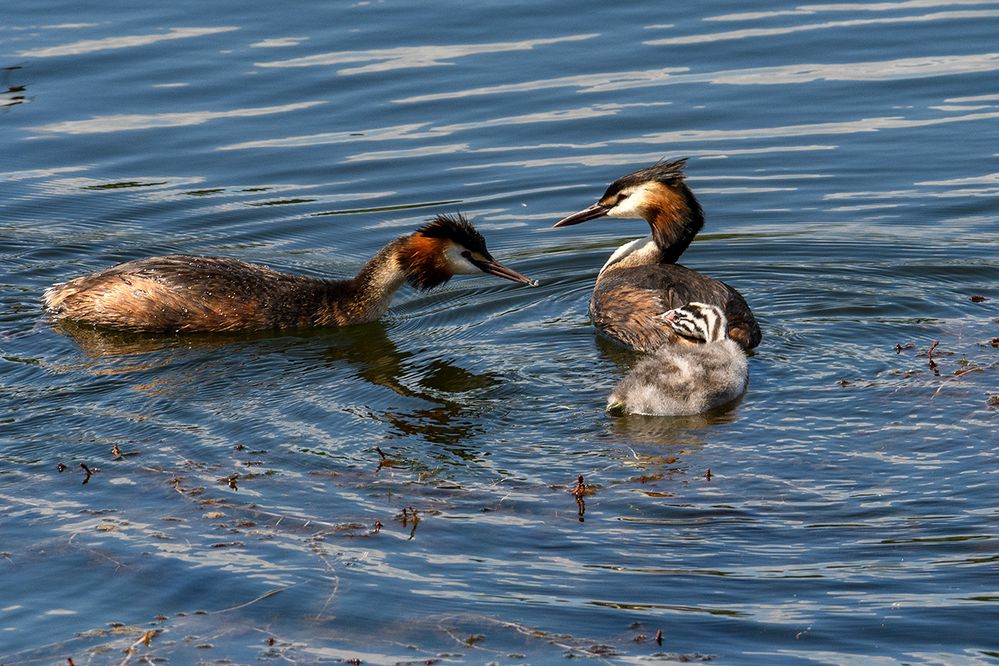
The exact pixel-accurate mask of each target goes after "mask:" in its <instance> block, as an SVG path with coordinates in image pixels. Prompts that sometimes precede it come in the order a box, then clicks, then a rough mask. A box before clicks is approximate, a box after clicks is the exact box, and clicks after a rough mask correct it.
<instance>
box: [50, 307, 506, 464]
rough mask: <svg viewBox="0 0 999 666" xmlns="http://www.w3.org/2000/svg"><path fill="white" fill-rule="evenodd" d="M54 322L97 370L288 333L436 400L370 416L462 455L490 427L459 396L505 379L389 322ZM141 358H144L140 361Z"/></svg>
mask: <svg viewBox="0 0 999 666" xmlns="http://www.w3.org/2000/svg"><path fill="white" fill-rule="evenodd" d="M54 328H55V330H56V331H58V332H59V333H62V334H63V335H66V336H68V337H70V338H72V339H73V340H74V342H75V343H76V344H77V345H78V346H79V348H80V349H81V350H82V351H83V352H84V354H86V355H87V356H88V357H89V358H90V359H91V360H93V361H95V362H97V361H100V362H101V366H100V367H96V366H95V367H93V368H92V372H94V373H95V374H116V373H124V372H129V371H132V370H138V369H149V368H154V367H163V366H167V365H170V363H171V361H172V358H171V357H172V356H173V354H174V353H175V352H178V351H180V350H184V351H189V350H205V351H208V352H215V351H218V352H223V350H226V349H227V348H232V347H235V346H237V345H246V344H250V345H254V344H255V343H260V344H261V345H263V344H264V343H267V342H274V341H281V340H282V339H284V340H287V341H288V343H289V345H290V346H294V347H298V348H301V349H305V350H306V351H305V356H306V358H314V359H316V360H317V361H318V362H319V363H321V364H322V365H325V366H327V367H329V368H331V369H333V368H337V367H342V366H349V367H350V368H351V369H352V371H353V373H354V375H355V376H356V378H358V379H362V380H364V381H365V382H366V383H367V384H368V385H370V386H377V387H382V388H386V389H389V390H390V391H392V392H393V393H396V394H397V395H399V396H402V397H404V398H412V399H415V400H418V401H420V402H423V403H428V404H427V405H425V406H417V407H413V408H410V409H401V408H399V407H397V406H388V407H385V408H381V409H375V408H370V409H368V410H367V413H366V415H367V416H368V417H370V418H373V419H375V420H378V421H381V422H384V423H387V424H389V425H390V426H391V430H390V435H394V436H396V437H407V436H418V437H421V438H422V439H424V440H425V441H427V442H430V443H433V444H441V445H446V446H448V448H449V450H450V451H451V452H452V453H453V454H454V455H456V456H458V457H460V458H469V457H475V456H474V453H473V452H471V451H469V450H468V449H467V447H466V446H465V445H463V444H461V443H463V442H466V441H467V440H469V439H470V438H471V437H472V436H474V435H476V434H480V433H481V432H482V431H483V428H482V426H481V424H479V423H478V415H477V414H476V410H475V409H474V407H472V406H470V405H469V404H468V403H467V402H466V401H464V400H461V399H460V398H459V397H458V396H462V395H467V394H474V393H478V392H482V391H488V390H489V389H492V388H494V387H496V386H498V385H499V384H500V379H499V378H498V377H497V376H495V375H493V374H491V373H475V372H471V371H469V370H466V369H464V368H461V367H459V366H457V365H455V364H454V363H452V362H450V361H448V360H445V359H441V358H434V359H433V360H431V361H430V362H429V363H427V364H421V363H420V362H419V361H418V360H417V359H416V355H415V354H414V352H411V351H405V350H400V349H399V347H398V346H397V345H396V344H395V343H394V342H393V341H392V339H391V338H390V337H389V335H388V332H387V331H386V328H385V325H384V324H383V323H381V322H373V323H370V324H362V325H358V326H350V327H345V328H340V329H303V330H295V331H290V332H273V331H257V332H248V333H246V332H244V333H222V334H183V335H163V334H142V333H127V332H121V331H113V330H107V329H100V328H95V327H93V326H88V325H82V324H77V323H74V322H60V323H58V324H56V325H55V327H54ZM310 348H311V349H312V350H315V351H313V352H311V353H310V352H309V349H310ZM138 357H144V358H142V360H141V361H137V360H136V359H137V358H138ZM191 381H193V378H192V379H191ZM154 385H156V386H159V385H160V384H159V383H154ZM352 394H354V395H357V396H359V398H358V399H364V398H365V397H366V394H365V392H364V391H363V390H362V391H352ZM358 406H359V407H368V405H358ZM456 447H457V448H456Z"/></svg>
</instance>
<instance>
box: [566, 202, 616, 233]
mask: <svg viewBox="0 0 999 666" xmlns="http://www.w3.org/2000/svg"><path fill="white" fill-rule="evenodd" d="M610 209H611V207H610V206H604V205H601V204H599V203H595V204H593V205H592V206H590V207H589V208H586V209H584V210H581V211H579V212H578V213H573V214H572V215H570V216H568V217H563V218H562V219H561V220H559V221H558V222H556V223H555V224H554V225H552V228H553V229H554V228H556V227H571V226H572V225H574V224H579V223H581V222H586V221H587V220H595V219H597V218H598V217H603V216H604V215H606V214H607V211H609V210H610Z"/></svg>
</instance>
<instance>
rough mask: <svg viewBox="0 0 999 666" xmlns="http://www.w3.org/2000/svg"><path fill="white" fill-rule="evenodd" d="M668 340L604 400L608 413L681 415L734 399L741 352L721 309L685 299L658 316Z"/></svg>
mask: <svg viewBox="0 0 999 666" xmlns="http://www.w3.org/2000/svg"><path fill="white" fill-rule="evenodd" d="M660 321H661V325H662V326H663V328H666V329H668V330H669V332H670V334H671V335H672V336H673V342H671V343H668V344H664V345H663V346H661V347H659V349H657V350H656V351H655V352H654V353H652V354H650V355H649V356H646V357H645V358H643V359H642V360H641V361H639V363H638V365H636V366H635V367H634V368H633V369H632V371H631V372H630V373H628V374H627V376H625V378H624V379H622V380H621V382H620V383H619V384H618V385H617V386H616V387H615V388H614V391H613V392H611V394H610V397H609V398H608V399H607V411H608V412H610V413H611V414H615V415H621V414H646V415H649V416H685V415H691V414H700V413H701V412H706V411H708V410H709V409H712V408H714V407H718V406H719V405H724V404H725V403H727V402H731V401H732V400H735V399H736V398H738V397H739V396H740V395H742V392H743V391H745V390H746V382H747V379H748V377H747V374H748V368H747V364H746V355H745V354H744V353H743V351H742V348H741V347H739V345H738V344H736V343H735V341H733V340H732V338H730V337H728V336H727V335H726V334H725V328H726V326H727V322H726V321H725V314H724V313H723V312H722V311H721V308H718V307H717V306H714V305H708V304H706V303H688V304H686V305H684V306H683V307H681V308H677V309H675V310H670V311H669V312H667V313H665V314H664V315H662V316H661V317H660Z"/></svg>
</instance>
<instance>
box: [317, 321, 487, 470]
mask: <svg viewBox="0 0 999 666" xmlns="http://www.w3.org/2000/svg"><path fill="white" fill-rule="evenodd" d="M324 357H325V359H326V360H327V362H330V363H334V364H337V365H340V364H343V363H348V364H350V365H351V366H353V367H355V368H356V369H357V370H356V372H357V376H358V377H359V378H361V379H363V380H364V381H366V382H368V383H369V384H372V385H375V386H382V387H385V388H387V389H389V390H391V391H393V392H395V393H397V394H398V395H401V396H404V397H407V398H417V399H419V400H421V401H424V402H428V403H431V404H432V405H434V406H431V407H418V408H415V409H408V410H406V409H398V408H394V407H393V408H389V409H385V410H381V411H380V412H378V413H377V414H375V416H376V418H378V419H379V420H382V421H384V422H386V423H388V424H390V425H391V426H392V429H391V431H390V433H391V436H392V437H407V436H411V435H417V436H419V437H421V438H423V439H424V440H426V441H428V442H431V443H433V444H444V445H449V446H450V447H452V448H451V449H450V450H451V452H452V453H454V454H456V455H458V456H459V457H461V458H468V457H472V456H473V454H472V453H471V452H470V451H468V450H467V449H466V448H464V447H460V448H458V449H455V448H453V447H455V446H456V445H458V444H460V443H462V442H464V441H466V440H469V439H470V438H471V437H472V436H473V435H476V434H479V433H481V432H483V430H484V429H483V427H482V425H481V424H480V423H479V422H478V415H477V414H475V413H474V410H473V409H471V408H470V407H469V406H468V405H466V404H465V403H464V402H461V401H459V400H455V399H452V398H451V397H449V396H452V395H455V396H456V395H459V394H464V393H471V392H481V391H484V390H487V389H489V388H492V387H494V386H496V385H498V384H499V383H500V380H499V378H497V377H496V376H494V375H491V374H484V373H474V372H470V371H468V370H465V369H464V368H461V367H458V366H457V365H454V364H453V363H451V362H449V361H446V360H444V359H441V358H436V359H434V360H433V361H431V362H430V364H429V365H427V366H424V367H418V366H417V365H416V364H415V362H414V358H413V357H414V354H413V352H409V351H400V350H399V349H398V347H396V345H395V344H394V343H393V342H392V341H391V339H390V338H389V337H388V335H387V334H386V331H385V327H384V326H383V325H382V324H380V323H375V324H367V325H364V326H354V327H350V328H348V329H344V331H343V334H342V335H339V336H337V340H336V344H334V345H333V346H331V347H329V348H328V349H327V350H326V352H325V354H324ZM410 379H415V386H414V385H413V384H414V382H411V381H410Z"/></svg>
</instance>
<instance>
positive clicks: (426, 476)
mask: <svg viewBox="0 0 999 666" xmlns="http://www.w3.org/2000/svg"><path fill="white" fill-rule="evenodd" d="M327 4H328V6H321V5H320V4H319V3H313V4H312V5H302V6H293V7H286V6H284V5H280V4H277V5H270V4H260V3H257V4H252V3H251V4H250V5H247V3H235V2H215V3H208V4H205V3H192V2H184V1H181V2H173V3H160V4H158V5H154V6H149V7H144V8H140V7H138V6H136V8H132V9H128V10H127V11H122V10H120V9H119V8H117V7H111V6H100V5H98V6H91V7H87V8H84V7H82V6H73V5H68V4H64V3H52V2H48V3H46V2H41V3H28V2H25V1H24V0H15V1H14V2H11V3H7V5H6V6H5V9H4V12H3V15H4V18H3V20H2V22H0V68H2V69H0V154H2V155H3V160H2V163H0V171H2V173H0V285H2V286H0V590H2V592H0V663H3V664H50V663H52V664H54V663H60V664H62V663H66V661H65V660H66V659H67V658H73V659H74V660H75V663H76V664H87V663H94V664H101V663H112V664H119V663H126V662H130V663H139V661H140V659H143V658H147V659H149V660H153V659H166V660H168V661H169V662H170V663H193V662H195V661H197V660H202V661H205V662H218V661H221V660H232V661H236V662H240V663H246V662H257V661H275V660H279V659H280V660H284V661H291V662H293V663H317V662H320V663H322V662H328V661H335V660H338V659H343V660H361V661H363V662H365V663H396V662H411V661H418V662H421V663H422V662H424V661H427V660H431V661H432V660H440V661H441V662H442V663H455V662H467V663H482V662H487V661H496V662H500V663H525V662H529V663H546V662H558V661H562V660H563V659H564V658H566V657H571V656H574V657H582V658H587V659H589V660H595V661H599V660H603V661H608V662H613V663H624V662H631V661H640V660H678V659H686V660H694V661H698V660H710V661H712V662H715V663H739V664H744V663H760V664H773V663H802V664H804V663H823V664H862V663H863V664H867V663H926V664H931V663H932V664H937V663H947V664H986V663H995V662H996V661H997V660H999V639H997V638H996V637H995V636H996V632H995V627H996V626H999V588H997V585H996V580H997V578H996V563H997V561H999V548H997V529H996V525H997V518H999V512H997V508H996V492H995V489H996V473H997V469H999V467H997V465H996V452H997V448H999V437H997V435H996V433H997V425H999V410H997V407H996V404H995V403H996V402H997V401H999V399H997V398H994V397H993V396H996V395H997V394H999V350H997V349H996V345H995V342H994V338H995V337H996V336H999V308H997V304H999V284H997V276H999V212H997V211H999V205H997V204H999V160H997V158H999V142H997V137H999V126H997V119H999V53H997V42H996V34H999V3H997V2H985V1H976V0H965V1H955V0H949V1H948V2H942V1H935V0H908V1H899V2H878V3H869V4H862V3H844V4H822V5H819V4H814V5H807V4H805V5H798V4H787V5H784V6H780V7H777V8H775V7H774V5H773V4H772V3H756V6H751V5H747V4H746V3H743V4H742V5H740V6H739V7H738V8H736V7H735V6H734V5H731V4H730V3H722V2H709V3H700V4H695V5H691V6H687V5H684V6H682V7H681V6H679V5H676V6H670V5H665V4H662V3H653V2H646V3H638V4H634V3H632V4H627V5H623V6H620V7H608V6H605V5H606V3H588V4H585V5H583V4H580V3H564V2H563V3H547V4H545V5H543V6H541V7H534V6H527V5H523V6H510V5H508V4H502V5H500V4H496V5H489V6H482V5H469V4H459V3H454V4H444V3H439V4H437V5H436V6H435V7H433V8H427V7H420V6H419V5H418V4H411V3H399V2H391V1H389V2H359V3H357V4H355V5H350V6H348V5H344V4H339V3H327ZM683 155H689V156H690V157H691V160H690V162H689V165H688V172H689V176H690V183H691V186H692V187H693V188H694V190H695V191H696V193H697V194H698V196H699V197H700V199H701V202H702V204H703V205H704V207H705V210H706V211H707V226H706V228H705V231H704V233H702V234H701V236H699V238H698V240H697V241H696V242H695V243H694V245H693V246H692V247H691V248H690V249H689V250H688V252H687V253H686V254H685V255H684V258H683V262H684V263H685V264H686V265H688V266H690V267H693V268H696V269H698V270H701V271H704V272H706V273H708V274H710V275H712V276H715V277H718V278H720V279H723V280H725V281H727V282H729V283H730V284H732V285H734V286H736V287H737V288H738V289H740V290H741V291H742V293H743V294H744V295H745V296H746V298H747V300H748V301H749V302H750V304H751V305H752V306H753V308H754V310H755V311H756V313H757V315H758V317H759V318H760V320H761V324H762V326H763V331H764V341H763V344H762V345H761V346H760V347H759V349H758V350H757V351H756V353H755V355H753V356H752V358H751V359H750V375H751V380H750V388H749V391H748V393H747V394H746V396H745V397H744V399H742V400H741V402H740V403H739V404H737V405H735V406H733V407H731V408H730V409H726V410H722V411H721V412H720V413H715V414H711V415H708V416H705V417H698V418H688V419H665V418H658V419H656V418H638V417H630V418H624V419H612V418H610V417H608V416H606V415H605V414H604V413H603V405H604V400H605V397H606V395H607V393H608V392H609V389H610V387H611V386H612V385H613V383H614V382H615V381H616V379H617V378H618V377H619V376H620V375H621V374H622V372H623V371H624V369H625V368H626V367H627V366H628V364H629V363H631V362H632V361H633V358H632V357H631V356H630V355H629V354H627V353H625V352H622V351H621V350H618V349H615V348H614V347H612V346H610V345H608V344H606V343H604V342H603V341H600V340H598V339H596V338H595V337H594V334H593V330H592V328H591V326H590V324H589V322H588V319H587V315H586V303H587V299H588V296H589V292H590V290H591V288H592V284H593V280H594V276H595V274H596V271H597V270H598V269H599V267H600V266H601V265H602V263H603V262H604V260H605V259H606V257H607V256H608V255H609V254H610V253H611V252H612V251H613V250H614V248H616V247H617V246H619V245H620V244H622V243H623V242H625V241H627V240H630V239H632V238H635V237H637V236H640V235H642V234H644V233H645V231H646V229H645V227H644V224H643V223H641V222H640V221H621V220H617V221H603V222H590V223H587V224H586V225H583V226H580V227H573V228H571V229H559V230H552V229H550V226H551V224H552V223H553V222H554V221H555V220H557V219H558V218H559V217H561V216H563V215H565V214H567V213H569V212H572V211H575V210H578V209H580V208H582V207H584V206H586V205H588V204H590V203H592V201H594V200H595V199H596V197H598V196H599V195H600V194H601V193H602V191H603V189H604V187H605V186H606V185H607V183H609V182H610V181H612V180H613V179H615V178H616V177H618V176H620V175H622V174H623V173H626V172H627V171H630V170H632V169H635V168H639V167H642V166H645V165H648V164H650V163H651V162H653V161H655V160H658V159H660V158H663V157H676V156H683ZM455 210H461V211H463V212H465V213H466V214H468V215H469V216H470V217H472V218H473V219H474V220H475V221H476V224H477V225H478V227H479V228H480V230H482V231H483V232H484V234H485V235H486V237H487V238H488V240H489V244H490V249H491V250H492V251H493V254H495V255H496V256H497V257H498V258H500V259H501V260H502V261H505V262H506V263H508V264H509V265H511V266H513V267H515V268H517V269H518V270H521V271H522V272H524V273H527V274H529V275H531V276H532V277H535V278H537V279H539V280H540V281H541V286H540V287H538V288H536V289H529V288H525V287H522V286H518V285H514V284H510V283H506V282H500V281H497V280H490V279H489V278H458V279H455V280H454V281H452V282H451V283H450V284H449V285H448V286H447V287H446V288H444V289H441V290H437V291H432V292H429V293H426V294H421V293H416V292H414V291H412V290H408V289H404V290H403V291H402V292H400V294H399V295H398V296H397V298H396V301H395V305H394V307H393V308H392V310H391V312H390V314H389V315H388V316H386V317H385V318H384V319H383V321H381V322H378V323H375V324H370V325H364V326H358V327H354V328H350V329H345V330H329V331H317V332H315V333H312V334H309V335H305V334H289V335H253V336H236V337H226V338H213V337H208V336H195V337H142V336H124V335H114V334H107V333H97V332H94V331H88V330H85V329H73V328H71V327H66V328H53V327H52V325H51V324H50V322H48V321H47V320H46V319H45V317H44V316H43V314H42V312H41V308H40V304H39V300H40V297H41V293H42V291H43V289H44V288H45V287H47V286H48V285H50V284H52V283H54V282H57V281H60V280H64V279H67V278H69V277H72V276H75V275H79V274H84V273H86V272H89V271H93V270H97V269H100V268H103V267H105V266H107V265H110V264H112V263H115V262H118V261H122V260H126V259H132V258H138V257H144V256H149V255H153V254H161V253H168V252H184V253H202V254H223V255H228V256H233V257H238V258H241V259H244V260H249V261H257V262H263V263H266V264H268V265H270V266H273V267H275V268H279V269H282V270H287V271H293V272H298V273H305V274H310V275H347V274H350V273H352V272H353V271H354V270H356V269H357V268H358V267H359V266H360V265H361V264H362V263H363V261H364V260H365V259H366V258H367V257H369V256H370V255H371V254H373V253H374V252H375V251H376V250H377V248H379V247H381V246H382V245H383V244H384V243H386V242H387V241H389V240H390V239H392V238H395V237H396V236H398V235H401V234H403V233H407V232H408V231H410V230H412V229H413V228H414V227H415V226H416V225H418V224H419V223H420V222H421V221H422V220H424V219H426V218H427V217H429V216H431V215H433V214H435V213H439V212H453V211H455ZM973 297H974V298H973ZM979 297H982V298H979ZM983 298H984V300H983ZM935 342H939V345H938V346H937V347H936V349H935V350H934V352H933V356H932V359H933V361H934V362H933V364H931V363H930V362H929V361H930V359H929V358H928V356H927V351H928V349H929V348H930V347H931V346H932V345H933V344H934V343H935ZM379 450H380V451H381V454H379ZM115 451H116V452H117V453H118V455H117V456H116V455H115V453H114V452H115ZM382 456H384V457H385V460H382V459H381V457H382ZM81 464H82V465H86V466H87V468H88V469H90V470H92V472H93V474H92V475H90V476H88V475H87V474H86V473H85V472H84V470H83V469H82V468H81ZM60 465H63V466H65V467H64V468H63V467H60ZM60 470H62V471H60ZM580 475H582V476H583V477H584V479H585V482H586V484H587V485H588V487H589V490H590V493H589V494H588V495H587V496H586V497H585V514H584V515H582V516H581V515H580V511H581V508H582V507H580V506H577V503H576V501H575V500H574V498H573V496H572V495H571V494H570V491H571V490H572V488H573V486H574V484H575V483H576V479H577V477H578V476H580ZM84 482H85V483H84ZM657 630H660V631H661V640H662V643H661V645H659V644H658V643H657V642H656V640H655V635H656V632H657ZM143 639H145V640H143ZM129 646H132V652H131V653H128V652H125V650H126V649H127V648H129Z"/></svg>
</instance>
